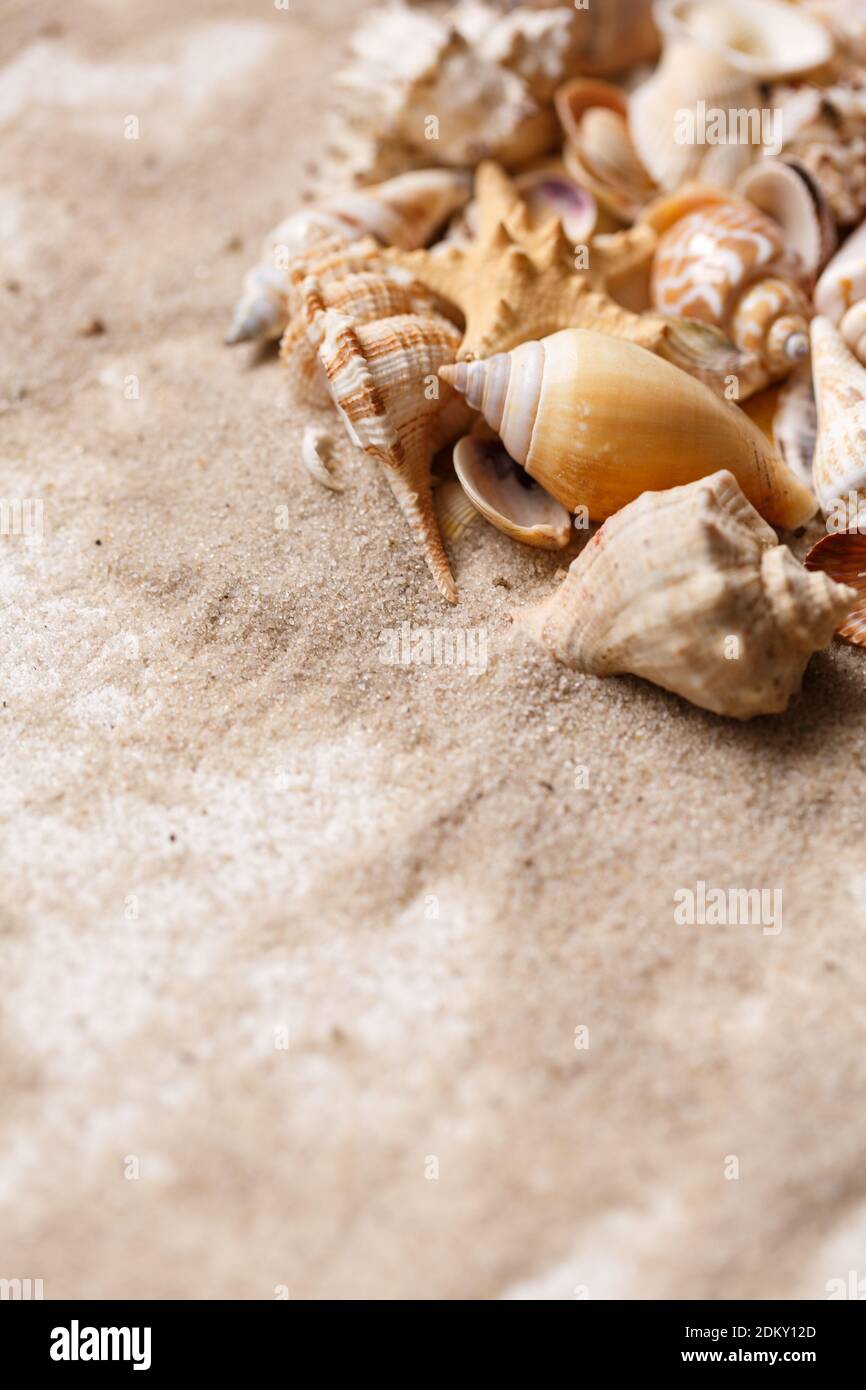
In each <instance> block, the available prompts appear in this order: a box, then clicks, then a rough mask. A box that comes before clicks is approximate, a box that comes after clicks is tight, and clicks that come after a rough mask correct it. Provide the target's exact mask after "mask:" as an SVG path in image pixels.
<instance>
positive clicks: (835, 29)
mask: <svg viewBox="0 0 866 1390" xmlns="http://www.w3.org/2000/svg"><path fill="white" fill-rule="evenodd" d="M801 3H802V5H803V8H804V9H806V10H808V12H809V14H811V15H814V17H815V18H816V19H818V20H820V21H821V23H822V24H824V25H825V26H826V28H827V29H829V31H830V33H831V34H832V35H833V37H834V38H835V40H836V42H837V44H838V45H839V47H840V48H842V49H844V50H845V51H846V52H847V53H848V55H849V56H850V57H851V58H853V59H854V60H855V61H857V62H858V63H866V10H864V8H863V0H801Z"/></svg>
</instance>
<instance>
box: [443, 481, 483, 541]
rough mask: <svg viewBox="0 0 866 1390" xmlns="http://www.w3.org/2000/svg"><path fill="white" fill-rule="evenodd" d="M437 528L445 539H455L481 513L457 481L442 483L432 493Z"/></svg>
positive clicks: (458, 537)
mask: <svg viewBox="0 0 866 1390" xmlns="http://www.w3.org/2000/svg"><path fill="white" fill-rule="evenodd" d="M434 499H435V502H436V516H437V518H438V520H439V530H440V531H441V532H442V535H443V536H444V537H445V539H446V541H457V540H459V539H460V537H461V536H462V535H463V534H464V532H465V531H468V529H469V527H470V526H471V525H472V523H473V522H475V521H480V520H481V513H480V512H479V511H478V510H477V508H476V507H473V505H472V503H471V502H470V501H469V498H468V497H467V496H466V493H465V492H464V491H463V488H462V487H461V486H460V484H459V483H457V482H454V483H443V484H442V485H441V487H438V488H437V489H436V492H435V493H434Z"/></svg>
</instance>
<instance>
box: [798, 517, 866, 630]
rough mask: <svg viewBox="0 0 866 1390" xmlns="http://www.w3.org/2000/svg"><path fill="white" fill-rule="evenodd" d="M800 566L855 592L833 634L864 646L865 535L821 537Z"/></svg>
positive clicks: (847, 532)
mask: <svg viewBox="0 0 866 1390" xmlns="http://www.w3.org/2000/svg"><path fill="white" fill-rule="evenodd" d="M803 563H804V564H805V566H806V568H807V569H808V570H823V572H824V574H828V575H829V576H830V578H831V579H834V580H835V581H836V583H837V584H847V585H848V587H849V588H850V589H853V590H854V592H855V593H856V595H857V599H856V602H855V604H854V607H853V608H852V609H851V611H850V613H849V614H848V615H847V617H846V618H845V621H844V622H842V623H840V625H839V627H838V628H837V629H836V631H837V634H838V636H839V637H844V638H845V640H846V641H847V642H853V643H854V645H855V646H857V647H866V535H863V533H862V532H861V531H837V532H836V533H835V534H834V535H830V536H822V537H821V539H820V540H819V541H818V543H817V545H813V546H812V549H811V550H810V551H809V553H808V555H807V556H806V559H805V560H804V562H803Z"/></svg>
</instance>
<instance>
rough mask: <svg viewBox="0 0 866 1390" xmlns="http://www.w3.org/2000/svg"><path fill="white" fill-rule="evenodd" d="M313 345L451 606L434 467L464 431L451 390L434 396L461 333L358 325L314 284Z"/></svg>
mask: <svg viewBox="0 0 866 1390" xmlns="http://www.w3.org/2000/svg"><path fill="white" fill-rule="evenodd" d="M304 298H305V312H306V315H307V322H308V326H309V333H310V337H311V341H312V342H314V343H315V344H316V346H317V349H318V353H319V358H320V360H321V363H322V366H323V367H324V370H325V374H326V377H327V380H328V386H329V389H330V392H331V396H332V398H333V401H334V404H335V405H336V407H337V409H338V411H339V412H340V416H341V418H342V420H343V423H344V425H345V426H346V429H347V431H348V434H349V437H350V439H351V440H352V442H353V443H354V444H356V445H358V446H359V447H360V448H362V449H363V450H364V452H365V453H367V454H369V455H370V456H371V457H372V458H376V459H378V460H379V461H380V463H382V464H384V466H385V472H386V476H387V478H388V482H389V483H390V485H391V489H392V491H393V492H394V495H395V497H396V499H397V502H398V505H399V506H400V509H401V511H402V512H403V515H404V516H405V518H406V520H407V522H408V523H409V529H410V530H411V532H412V535H413V536H414V538H415V540H416V542H417V543H418V545H419V546H420V547H421V549H422V551H423V553H424V558H425V560H426V561H427V564H428V566H429V568H430V571H431V573H432V575H433V578H434V580H435V581H436V587H437V588H438V589H439V592H440V593H441V594H442V596H443V597H444V598H446V599H447V600H448V602H449V603H456V602H457V590H456V587H455V584H454V580H453V578H452V575H451V571H450V568H449V565H448V558H447V556H446V554H445V550H444V547H443V545H442V538H441V536H440V534H439V527H438V524H437V521H436V514H435V511H434V507H433V497H432V486H431V478H430V465H431V461H432V459H433V457H434V455H435V454H436V452H437V450H438V449H440V448H442V447H443V445H444V444H446V443H448V442H449V440H451V439H453V438H455V437H456V435H457V434H458V433H460V432H462V430H463V428H464V419H465V416H464V414H463V412H462V411H461V410H460V409H459V408H457V409H455V406H457V405H458V403H457V402H456V400H455V399H454V397H453V396H452V395H451V393H450V392H445V393H441V394H440V393H439V392H437V391H434V390H431V389H430V388H431V384H432V382H434V381H435V379H436V373H437V370H438V368H439V367H441V366H442V365H443V364H444V363H446V362H450V361H453V359H454V357H455V355H456V353H457V348H458V347H459V345H460V333H459V330H458V329H456V328H455V327H454V325H453V324H452V323H449V322H448V320H447V319H445V318H443V317H442V316H441V315H439V314H433V313H430V314H426V315H420V314H398V315H395V316H394V317H391V318H386V319H379V320H377V321H376V322H375V323H366V324H361V323H357V322H356V321H355V320H354V319H353V318H352V317H351V316H350V315H348V314H345V313H339V312H338V311H337V310H336V309H329V308H327V307H326V305H325V302H324V296H323V293H322V289H321V286H319V285H318V284H317V282H316V281H315V280H314V279H310V280H308V281H307V282H306V284H305V287H304Z"/></svg>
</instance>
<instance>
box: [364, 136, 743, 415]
mask: <svg viewBox="0 0 866 1390" xmlns="http://www.w3.org/2000/svg"><path fill="white" fill-rule="evenodd" d="M475 192H476V209H477V234H476V236H475V238H474V239H473V240H472V241H470V242H458V243H455V242H443V243H442V244H441V245H439V246H434V247H432V248H430V249H429V250H427V251H413V252H408V253H406V252H400V251H389V252H387V253H386V255H387V259H388V260H389V261H391V262H392V263H396V264H399V265H402V266H404V267H405V268H406V269H407V270H408V271H409V272H410V273H411V274H412V275H413V276H414V277H415V278H416V279H418V280H420V281H421V283H422V284H424V285H426V286H427V287H428V289H430V290H432V291H434V293H436V294H438V295H440V296H441V298H443V299H445V300H447V301H449V302H450V303H451V304H453V305H454V306H455V307H456V308H457V309H458V310H459V311H460V313H461V314H462V315H463V317H464V319H465V321H466V330H465V333H464V337H463V343H462V345H461V348H460V357H461V359H462V360H464V361H466V360H471V359H473V358H482V357H490V356H493V355H494V354H495V353H497V352H505V351H508V349H510V348H512V347H517V346H518V345H519V344H520V343H522V342H525V341H527V339H533V338H544V337H547V336H548V335H549V334H551V333H555V332H556V331H557V330H558V329H561V328H568V327H572V326H574V327H579V328H592V329H596V330H598V331H600V332H604V333H609V334H612V335H614V336H616V337H622V338H627V339H628V340H629V341H631V342H635V343H638V344H639V345H640V346H641V347H646V348H649V349H650V350H651V351H654V352H658V353H660V354H662V355H664V356H665V357H667V358H668V359H669V360H670V361H672V362H674V363H675V364H676V365H677V366H681V367H683V368H684V369H685V370H686V371H688V372H690V373H692V374H693V375H694V376H696V377H698V378H700V379H701V380H705V381H707V383H708V384H711V385H712V386H713V387H714V389H717V390H719V391H720V392H722V391H724V386H725V382H726V380H727V379H728V378H729V377H730V376H732V375H735V376H738V377H740V378H742V379H743V380H745V379H746V378H747V377H748V375H749V374H750V372H752V371H753V370H754V366H755V364H754V362H753V360H752V358H751V357H750V356H749V355H748V354H744V353H742V352H740V351H739V350H738V349H737V348H736V347H735V346H734V344H733V343H731V342H730V341H729V340H728V339H727V338H726V337H725V336H724V335H723V334H722V333H720V332H719V331H718V330H715V329H713V328H711V327H709V326H706V327H705V326H703V325H701V324H699V323H686V322H675V321H672V320H670V319H668V318H664V317H662V316H661V315H660V314H634V313H632V312H631V311H630V310H628V309H625V308H623V307H622V306H621V305H620V304H617V303H615V302H614V300H613V299H611V298H610V297H609V296H608V295H607V294H606V293H605V292H604V291H605V287H606V286H607V284H608V282H609V281H615V280H617V279H618V277H619V276H621V275H622V274H624V273H626V272H627V271H628V270H630V269H631V268H632V267H633V265H634V264H636V263H640V262H641V261H642V260H645V259H647V258H648V257H649V256H651V255H652V252H653V251H654V249H655V246H656V235H655V232H653V231H652V230H651V229H650V228H649V227H647V226H643V225H641V226H636V227H633V228H629V229H628V230H625V231H621V232H617V233H614V234H612V235H609V236H604V237H597V238H595V239H594V240H593V241H592V242H591V243H590V246H589V247H588V248H586V247H584V248H582V249H583V251H587V252H588V256H587V258H586V259H580V260H578V259H577V258H576V256H575V247H574V246H573V245H572V244H571V243H570V242H569V240H568V238H567V236H566V234H565V231H564V230H563V227H562V223H561V221H560V220H559V219H558V218H556V217H551V218H550V219H549V220H548V221H547V222H546V223H543V224H542V225H540V226H539V225H536V224H535V223H534V222H533V219H532V217H531V215H530V213H529V211H528V209H527V207H526V205H525V204H524V203H523V201H522V199H521V198H520V195H519V194H518V192H517V190H516V188H515V186H514V184H513V183H512V181H511V180H510V179H509V178H508V176H507V175H506V174H505V172H504V171H503V170H502V169H500V168H499V167H498V166H497V165H495V164H493V163H485V164H482V165H481V166H480V167H479V169H478V171H477V174H476V179H475ZM587 261H588V263H587ZM578 265H585V269H578Z"/></svg>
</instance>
